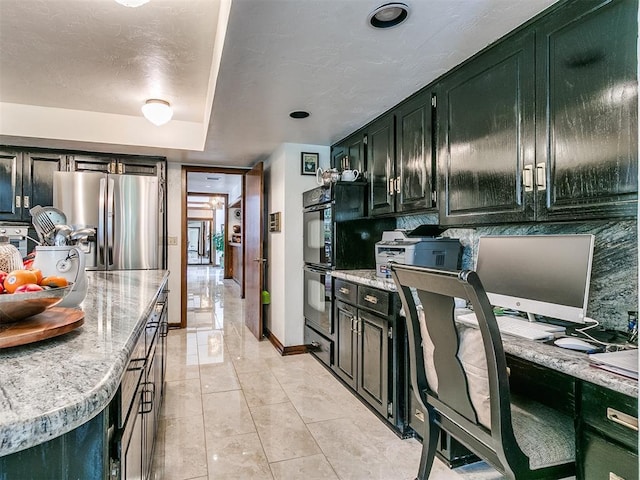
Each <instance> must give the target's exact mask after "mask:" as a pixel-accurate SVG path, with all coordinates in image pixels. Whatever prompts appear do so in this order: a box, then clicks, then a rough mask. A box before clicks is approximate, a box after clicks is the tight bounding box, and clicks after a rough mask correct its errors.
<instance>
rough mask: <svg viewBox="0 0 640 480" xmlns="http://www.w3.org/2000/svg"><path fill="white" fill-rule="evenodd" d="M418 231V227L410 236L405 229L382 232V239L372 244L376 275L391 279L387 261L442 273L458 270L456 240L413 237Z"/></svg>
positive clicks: (458, 247) (458, 245)
mask: <svg viewBox="0 0 640 480" xmlns="http://www.w3.org/2000/svg"><path fill="white" fill-rule="evenodd" d="M436 228H437V227H436ZM419 230H420V227H418V228H417V229H416V230H413V231H412V232H410V233H408V232H407V231H406V230H392V231H388V232H383V233H382V240H380V241H379V242H378V243H376V276H378V277H382V278H391V271H390V270H389V267H388V263H389V262H390V261H394V262H397V263H403V264H405V265H418V266H421V267H430V268H441V269H443V270H456V269H457V268H458V258H459V256H460V249H461V245H460V241H459V240H458V239H457V238H443V237H433V236H417V235H416V232H417V231H419Z"/></svg>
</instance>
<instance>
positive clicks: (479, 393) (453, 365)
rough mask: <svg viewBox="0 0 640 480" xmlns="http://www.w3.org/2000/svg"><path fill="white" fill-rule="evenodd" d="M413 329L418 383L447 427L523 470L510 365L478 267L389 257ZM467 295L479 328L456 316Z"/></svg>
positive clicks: (508, 468) (507, 466) (477, 449)
mask: <svg viewBox="0 0 640 480" xmlns="http://www.w3.org/2000/svg"><path fill="white" fill-rule="evenodd" d="M390 268H391V272H392V277H393V279H394V281H395V282H396V285H397V286H398V293H399V294H400V297H401V300H402V305H403V308H404V312H405V316H406V319H407V334H408V337H409V361H410V369H411V382H412V386H413V390H414V392H415V393H416V394H418V395H420V396H421V399H422V401H423V402H425V403H428V404H429V405H430V406H431V407H433V408H434V409H435V410H436V411H437V412H438V414H439V419H438V422H439V423H440V425H441V426H442V428H444V429H445V430H446V431H448V432H449V433H451V434H452V435H453V436H454V437H456V438H458V440H460V441H461V442H462V443H463V444H466V445H467V446H469V448H471V450H472V451H474V453H476V454H478V455H479V456H480V457H481V458H484V459H485V460H487V461H489V462H490V463H492V464H493V465H494V466H497V467H502V468H500V469H501V470H502V471H503V472H512V470H523V469H524V470H526V469H527V465H528V459H527V457H526V456H525V455H524V453H522V450H521V449H520V448H519V446H518V444H517V442H516V439H515V436H514V433H513V426H512V424H511V408H510V395H509V383H508V375H507V365H506V359H505V355H504V350H503V347H502V340H501V337H500V332H499V330H498V325H497V323H496V319H495V317H494V315H493V309H492V307H491V305H490V303H489V300H488V299H487V295H486V293H485V291H484V289H483V287H482V284H481V282H480V279H479V278H478V275H477V274H476V273H475V272H473V271H454V272H449V271H443V270H435V269H429V268H424V267H415V266H408V265H400V264H394V263H391V264H390ZM455 298H461V299H464V300H466V301H467V302H470V303H471V305H472V306H473V309H474V312H475V314H476V317H477V319H478V325H479V330H478V329H474V328H471V327H464V326H461V325H460V324H457V323H456V321H455Z"/></svg>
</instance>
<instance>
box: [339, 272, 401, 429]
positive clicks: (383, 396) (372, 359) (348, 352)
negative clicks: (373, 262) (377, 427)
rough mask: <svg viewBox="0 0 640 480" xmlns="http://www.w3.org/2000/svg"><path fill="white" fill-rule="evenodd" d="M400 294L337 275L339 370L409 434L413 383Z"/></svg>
mask: <svg viewBox="0 0 640 480" xmlns="http://www.w3.org/2000/svg"><path fill="white" fill-rule="evenodd" d="M396 297H397V296H396V295H395V294H394V293H392V292H387V291H384V290H379V289H376V288H371V287H367V286H364V285H356V284H353V283H350V282H345V281H344V280H341V279H335V280H334V307H333V313H334V322H335V323H334V325H335V330H336V334H335V343H334V356H333V358H334V361H333V371H334V372H335V374H336V375H337V376H338V377H339V378H340V379H342V380H343V381H344V382H345V383H346V384H347V385H348V386H350V387H351V388H352V389H353V390H354V391H355V393H357V394H358V395H359V396H360V397H361V398H362V400H364V401H365V402H366V403H367V404H368V405H369V406H370V407H371V408H372V409H373V410H374V411H376V412H377V413H379V414H380V415H381V416H382V417H383V418H384V419H386V421H387V422H389V423H391V424H392V425H393V427H394V428H395V429H396V430H397V431H399V433H400V434H401V435H405V434H406V433H407V432H408V425H407V422H406V414H405V413H406V412H405V410H406V406H405V394H404V392H405V389H406V385H407V382H406V378H405V376H404V375H405V368H404V361H403V358H404V353H403V352H404V342H403V339H404V336H403V334H402V332H403V330H402V327H401V326H400V327H399V328H398V327H397V326H396V318H397V314H398V308H399V300H398V299H397V298H396ZM347 302H349V303H347Z"/></svg>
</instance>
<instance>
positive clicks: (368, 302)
mask: <svg viewBox="0 0 640 480" xmlns="http://www.w3.org/2000/svg"><path fill="white" fill-rule="evenodd" d="M392 295H393V294H392V293H391V292H385V291H384V290H378V289H377V288H372V287H365V286H364V285H359V286H358V306H359V307H363V308H367V309H369V310H373V311H374V312H378V313H381V314H382V315H385V316H388V315H389V314H390V313H391V296H392Z"/></svg>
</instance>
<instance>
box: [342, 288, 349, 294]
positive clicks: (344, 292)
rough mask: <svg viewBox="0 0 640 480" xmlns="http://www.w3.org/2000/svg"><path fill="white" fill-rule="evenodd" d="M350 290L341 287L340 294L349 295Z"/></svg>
mask: <svg viewBox="0 0 640 480" xmlns="http://www.w3.org/2000/svg"><path fill="white" fill-rule="evenodd" d="M349 292H350V290H349V289H348V288H344V287H340V293H342V294H343V295H349Z"/></svg>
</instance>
